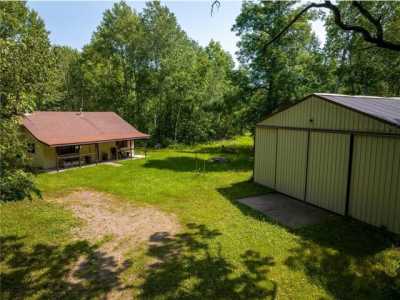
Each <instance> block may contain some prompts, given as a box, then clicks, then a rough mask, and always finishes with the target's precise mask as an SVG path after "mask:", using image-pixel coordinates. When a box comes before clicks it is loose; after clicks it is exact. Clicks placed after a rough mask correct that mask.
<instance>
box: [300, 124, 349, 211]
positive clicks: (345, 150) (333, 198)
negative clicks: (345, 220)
mask: <svg viewBox="0 0 400 300" xmlns="http://www.w3.org/2000/svg"><path fill="white" fill-rule="evenodd" d="M309 147H310V148H309V154H308V155H309V156H308V174H307V176H308V177H307V196H306V201H307V202H310V203H312V204H314V205H317V206H319V207H323V208H325V209H329V210H331V211H334V212H336V213H339V214H342V215H344V214H345V208H346V187H347V171H348V162H349V150H350V135H347V134H346V135H345V134H338V133H329V132H311V133H310V144H309Z"/></svg>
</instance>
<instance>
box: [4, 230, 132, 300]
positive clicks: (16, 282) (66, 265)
mask: <svg viewBox="0 0 400 300" xmlns="http://www.w3.org/2000/svg"><path fill="white" fill-rule="evenodd" d="M23 240H24V238H21V237H17V236H13V235H10V236H3V237H1V238H0V246H1V248H0V250H1V258H0V263H1V265H2V273H1V277H0V279H1V281H0V282H1V297H0V298H1V299H26V298H29V297H34V298H35V299H93V298H101V299H103V298H106V297H107V295H108V294H109V293H110V292H117V293H118V292H122V291H123V290H126V289H128V288H129V287H127V286H124V285H123V284H122V282H121V281H120V275H121V273H122V272H124V271H125V270H126V269H127V268H129V266H130V265H131V262H130V261H128V260H126V261H124V262H123V263H122V264H119V263H117V261H116V260H115V259H114V257H113V256H110V255H108V254H107V253H105V252H103V251H101V250H99V249H98V247H97V246H95V245H90V244H89V243H88V242H86V241H76V242H73V243H70V244H68V245H65V246H62V247H60V246H54V245H45V244H37V245H34V246H33V247H32V248H31V249H28V247H26V245H25V244H24V241H23Z"/></svg>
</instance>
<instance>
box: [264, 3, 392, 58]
mask: <svg viewBox="0 0 400 300" xmlns="http://www.w3.org/2000/svg"><path fill="white" fill-rule="evenodd" d="M353 5H354V6H355V7H356V8H357V9H358V10H359V12H360V13H361V14H362V15H363V16H364V17H365V18H367V19H368V20H369V21H370V22H371V23H372V24H374V25H375V27H376V30H377V34H376V37H375V36H373V35H372V34H371V33H370V32H369V31H368V30H367V29H365V28H364V27H362V26H358V25H349V24H345V23H343V20H342V16H341V13H340V10H339V8H338V7H337V6H336V5H334V4H332V3H331V2H330V1H325V2H324V3H311V4H309V5H307V6H306V7H304V8H303V9H302V10H301V11H300V12H299V13H298V14H297V15H296V16H295V17H294V18H293V20H291V21H290V22H289V24H288V25H286V26H285V27H284V28H283V29H282V30H281V31H280V32H279V33H278V34H277V35H276V36H274V37H273V38H272V39H271V40H270V41H269V42H267V43H266V44H265V46H264V49H265V48H266V47H268V46H269V45H271V44H272V43H274V42H275V41H276V40H278V39H279V38H280V37H281V36H283V35H284V34H285V33H286V32H287V31H288V30H289V28H290V27H291V26H292V25H293V24H294V23H295V22H296V21H297V20H298V19H299V18H300V17H301V16H302V15H303V14H304V13H306V12H307V11H308V10H310V9H312V8H327V9H329V10H330V11H331V12H332V13H333V17H334V21H335V24H336V25H337V26H339V27H340V28H341V29H342V30H345V31H353V32H356V33H360V34H361V35H362V37H363V39H364V40H365V41H367V42H369V43H371V44H374V45H376V46H377V47H379V48H384V49H389V50H393V51H399V52H400V44H396V43H392V42H390V41H386V40H384V38H383V27H382V24H381V23H380V20H378V19H375V18H374V17H373V16H372V15H371V14H370V13H369V11H368V10H366V9H365V8H364V7H363V6H362V5H361V3H360V2H358V1H353Z"/></svg>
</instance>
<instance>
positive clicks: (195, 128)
mask: <svg viewBox="0 0 400 300" xmlns="http://www.w3.org/2000/svg"><path fill="white" fill-rule="evenodd" d="M232 68H233V62H232V58H231V57H230V56H229V55H228V54H227V53H225V52H224V51H223V50H222V48H221V46H220V45H219V44H217V43H215V42H211V43H210V45H209V46H208V47H206V48H203V47H200V46H199V45H198V44H197V43H196V42H194V41H192V40H190V38H189V37H188V36H187V35H186V33H185V32H184V31H183V30H182V29H181V28H180V26H179V24H178V23H177V20H176V18H175V16H174V14H173V13H172V12H171V11H169V9H168V8H167V7H166V6H163V5H161V4H160V3H159V2H149V3H147V4H146V7H145V8H144V10H143V12H142V13H141V14H137V13H136V12H135V11H134V10H132V9H131V8H130V7H129V6H128V5H127V4H126V3H124V2H120V3H116V4H115V5H114V6H113V7H112V8H111V9H110V10H106V11H105V12H104V15H103V20H102V22H101V24H100V25H99V27H98V28H97V30H96V32H94V34H93V37H92V40H91V42H90V43H89V44H88V45H86V46H85V47H84V49H83V52H82V55H81V56H80V58H79V59H78V62H77V64H73V66H72V67H71V69H70V72H71V78H74V79H73V80H72V81H73V83H72V85H71V86H72V87H73V88H72V90H73V91H74V92H73V94H74V95H77V97H75V98H81V99H83V102H84V108H85V109H91V110H112V111H116V112H117V113H119V114H120V115H121V116H122V117H124V118H125V119H126V120H128V121H129V122H130V123H132V124H133V125H135V126H137V127H138V128H139V129H141V130H143V131H146V132H149V133H150V134H151V137H152V142H153V143H162V144H163V145H168V144H170V143H172V142H174V143H178V142H186V143H193V142H198V141H204V140H206V139H209V138H217V137H220V136H223V135H225V134H228V132H230V133H232V130H229V129H231V128H228V126H227V124H223V122H224V120H225V121H226V119H227V118H225V119H224V117H223V113H224V111H223V109H226V108H227V106H226V105H225V104H224V101H228V100H229V97H230V94H231V91H232V82H231V80H230V78H229V77H230V76H231V70H232ZM229 124H233V122H229ZM229 126H230V125H229ZM224 127H227V128H226V129H225V128H224Z"/></svg>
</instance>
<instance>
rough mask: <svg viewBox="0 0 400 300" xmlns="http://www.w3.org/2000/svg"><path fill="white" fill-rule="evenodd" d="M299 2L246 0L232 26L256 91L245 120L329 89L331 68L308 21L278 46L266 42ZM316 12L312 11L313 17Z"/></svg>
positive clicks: (292, 28)
mask: <svg viewBox="0 0 400 300" xmlns="http://www.w3.org/2000/svg"><path fill="white" fill-rule="evenodd" d="M294 4H295V2H294V1H292V2H260V3H253V2H245V3H244V4H243V6H242V11H241V13H240V15H239V16H238V17H237V19H236V23H235V25H234V26H233V30H234V31H236V33H237V35H239V36H240V41H239V43H238V46H239V59H240V61H241V63H242V66H243V68H244V69H245V70H247V72H248V76H249V78H248V79H246V80H243V81H242V82H246V81H248V84H249V85H250V86H249V88H247V90H248V91H251V94H250V95H248V97H249V100H248V105H247V109H246V117H245V119H246V120H248V121H250V120H251V124H252V125H253V126H254V124H255V123H256V122H258V121H260V120H261V119H262V118H263V117H265V115H266V114H267V113H270V112H272V111H273V110H275V109H276V108H277V107H279V106H281V105H286V104H288V103H291V102H293V101H295V100H296V99H300V98H302V97H303V96H304V95H305V94H308V93H312V92H315V90H316V89H318V90H319V89H324V88H325V86H327V85H329V84H330V79H329V73H328V72H327V69H328V68H327V67H326V65H325V61H324V58H323V54H322V53H321V51H320V49H319V45H318V42H317V39H316V37H315V35H314V34H313V33H312V31H311V26H310V24H309V22H308V21H307V20H301V21H299V22H296V23H295V24H294V25H293V26H292V27H291V28H290V29H289V31H288V33H287V34H286V35H285V36H284V37H282V38H281V39H279V40H277V41H276V43H274V45H273V47H265V46H264V45H265V43H266V42H267V41H269V40H270V39H271V37H273V36H275V35H276V34H277V33H278V32H279V31H280V29H281V27H282V25H283V24H286V23H287V22H288V20H290V19H291V18H292V15H293V14H295V13H296V10H295V8H294ZM310 17H312V16H310Z"/></svg>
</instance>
